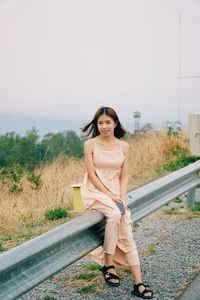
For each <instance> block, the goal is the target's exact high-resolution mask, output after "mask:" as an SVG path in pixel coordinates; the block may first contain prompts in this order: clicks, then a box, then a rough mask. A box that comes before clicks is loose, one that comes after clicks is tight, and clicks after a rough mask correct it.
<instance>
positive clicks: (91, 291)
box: [77, 283, 97, 294]
mask: <svg viewBox="0 0 200 300" xmlns="http://www.w3.org/2000/svg"><path fill="white" fill-rule="evenodd" d="M96 288H97V284H96V283H92V284H91V285H88V286H85V287H81V288H77V292H78V293H79V294H94V293H96Z"/></svg>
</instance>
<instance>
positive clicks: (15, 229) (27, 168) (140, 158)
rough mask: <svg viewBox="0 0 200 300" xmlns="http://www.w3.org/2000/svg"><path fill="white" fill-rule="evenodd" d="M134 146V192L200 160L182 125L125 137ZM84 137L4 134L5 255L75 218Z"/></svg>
mask: <svg viewBox="0 0 200 300" xmlns="http://www.w3.org/2000/svg"><path fill="white" fill-rule="evenodd" d="M126 140H127V142H128V143H129V144H130V160H129V178H130V181H129V190H132V189H135V188H137V187H139V186H142V185H144V184H146V183H148V182H150V181H152V180H155V179H157V178H159V177H161V176H163V175H165V174H167V173H169V172H172V171H174V170H176V169H179V168H181V167H183V166H186V165H188V164H189V163H191V162H194V161H196V160H197V159H200V158H199V157H194V156H191V155H190V151H189V146H188V136H187V135H186V134H185V133H184V132H183V131H182V130H181V127H179V126H178V125H177V123H173V122H168V123H166V126H165V128H164V130H161V131H156V130H154V129H153V127H152V125H151V124H147V125H146V126H144V127H143V128H142V130H141V132H140V134H136V135H131V134H128V135H127V136H126ZM84 172H85V169H84V162H83V138H82V137H79V136H78V135H77V134H76V133H75V132H73V131H65V132H62V133H57V134H51V133H50V134H47V135H46V136H44V138H43V139H42V140H41V139H40V137H39V136H38V133H37V131H36V129H34V128H33V129H32V130H30V131H28V132H27V134H26V135H25V136H24V137H20V136H19V135H17V134H15V133H14V132H11V133H7V134H5V135H0V233H1V235H0V251H4V250H7V249H9V248H12V247H14V246H15V245H17V244H20V243H22V242H24V241H25V240H28V239H31V238H33V237H35V236H37V235H39V234H41V233H42V232H45V231H47V230H49V229H51V228H53V227H55V226H57V225H60V224H62V223H64V222H66V221H68V220H70V219H71V218H73V217H74V216H77V213H76V212H73V210H72V187H71V186H72V184H74V183H80V182H81V181H82V178H83V175H84Z"/></svg>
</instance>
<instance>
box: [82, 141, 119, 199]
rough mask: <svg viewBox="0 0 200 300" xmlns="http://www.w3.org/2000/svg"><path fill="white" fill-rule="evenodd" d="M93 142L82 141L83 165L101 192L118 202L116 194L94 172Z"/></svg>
mask: <svg viewBox="0 0 200 300" xmlns="http://www.w3.org/2000/svg"><path fill="white" fill-rule="evenodd" d="M92 153H93V143H92V141H91V140H88V141H86V142H85V143H84V157H85V167H86V171H87V173H88V177H89V179H90V180H91V181H92V183H93V185H94V186H95V187H96V188H97V189H98V190H99V191H101V192H103V193H105V194H106V195H108V196H109V197H110V198H112V200H113V201H116V202H118V201H119V197H117V195H114V194H113V193H112V192H111V191H110V190H109V189H108V188H107V187H106V186H105V185H104V184H103V183H102V181H101V180H100V179H99V177H98V176H97V174H96V172H95V167H94V162H93V157H92Z"/></svg>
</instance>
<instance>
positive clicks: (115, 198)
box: [110, 194, 121, 204]
mask: <svg viewBox="0 0 200 300" xmlns="http://www.w3.org/2000/svg"><path fill="white" fill-rule="evenodd" d="M110 198H111V199H112V200H113V201H114V202H115V203H116V204H117V203H118V202H120V201H121V199H120V197H119V196H118V195H115V194H111V195H110Z"/></svg>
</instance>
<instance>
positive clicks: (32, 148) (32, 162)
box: [0, 127, 83, 192]
mask: <svg viewBox="0 0 200 300" xmlns="http://www.w3.org/2000/svg"><path fill="white" fill-rule="evenodd" d="M61 155H66V156H68V157H74V158H76V159H81V158H82V157H83V138H82V137H79V136H78V135H77V134H76V133H75V132H74V131H73V130H67V131H63V132H58V133H48V134H46V135H45V136H44V137H43V138H42V140H41V139H40V136H39V134H38V131H37V130H36V129H35V128H34V127H33V128H32V129H31V130H28V131H27V132H26V134H25V136H20V135H19V134H16V133H15V132H14V131H12V132H8V133H6V134H5V135H0V179H2V180H3V182H4V183H6V184H9V185H10V191H11V192H20V191H22V185H21V183H20V179H21V177H22V176H23V175H24V173H26V174H28V175H27V179H28V180H29V181H30V182H31V184H32V185H33V187H34V188H39V187H40V186H41V183H42V181H41V175H35V173H34V170H35V169H36V168H37V167H39V166H41V165H42V164H45V163H47V162H51V161H53V160H54V159H55V158H56V157H58V156H61Z"/></svg>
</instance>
